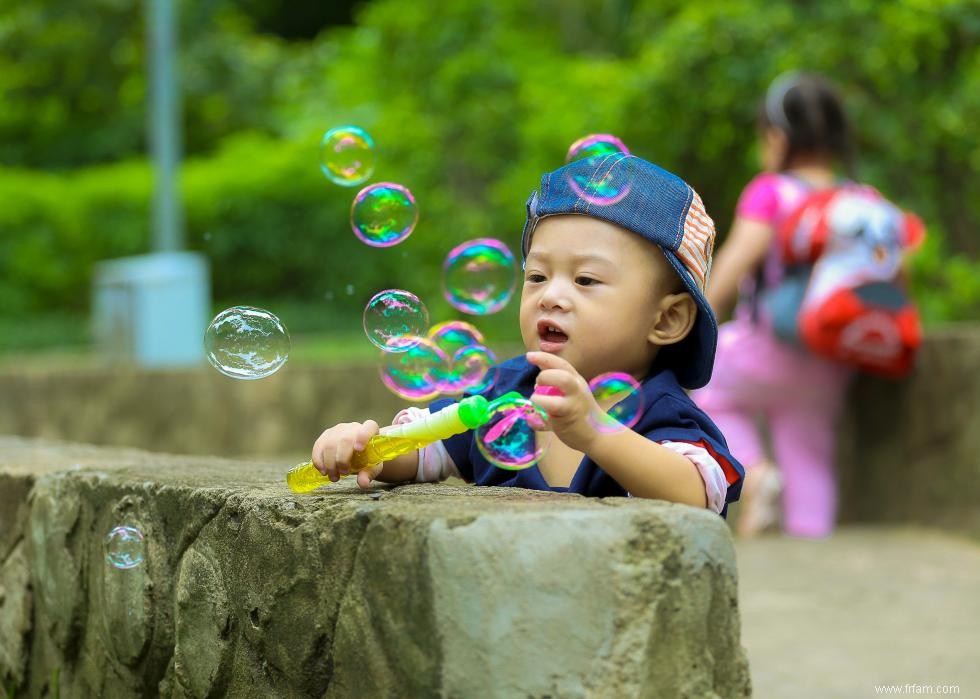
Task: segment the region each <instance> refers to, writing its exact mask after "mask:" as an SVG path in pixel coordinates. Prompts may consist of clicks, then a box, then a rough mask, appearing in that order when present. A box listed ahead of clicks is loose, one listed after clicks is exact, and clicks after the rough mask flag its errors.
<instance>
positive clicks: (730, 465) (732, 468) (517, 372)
mask: <svg viewBox="0 0 980 699" xmlns="http://www.w3.org/2000/svg"><path fill="white" fill-rule="evenodd" d="M494 369H495V370H496V372H497V375H496V381H495V382H494V384H493V386H491V387H490V388H489V389H488V390H486V391H485V392H484V393H483V394H482V395H483V396H485V397H486V398H487V400H493V399H494V398H497V397H498V396H501V395H503V394H505V393H508V392H510V391H517V392H518V393H520V394H521V395H522V396H524V397H525V398H529V397H530V396H531V393H533V392H534V381H535V378H536V377H537V375H538V372H539V371H540V370H539V369H538V367H536V366H534V365H533V364H531V363H530V362H528V361H527V359H526V358H525V357H524V356H523V355H521V356H518V357H514V358H513V359H509V360H507V361H506V362H504V363H503V364H500V365H498V366H496V367H495V368H494ZM640 390H641V392H642V395H643V405H644V406H645V407H644V411H643V414H642V415H641V416H640V419H639V421H638V422H637V423H636V425H634V426H633V430H634V431H635V432H638V433H639V434H642V435H644V436H645V437H646V438H647V439H649V440H651V441H654V442H688V443H690V444H696V445H698V446H700V447H702V448H703V449H705V450H706V451H707V452H708V453H709V454H711V456H712V457H714V459H715V460H716V461H717V462H718V464H719V465H720V466H721V468H722V470H723V471H724V473H725V480H726V481H727V482H728V493H727V495H726V497H725V507H724V509H723V510H722V512H721V515H722V516H723V517H724V516H725V515H726V514H727V512H728V503H730V502H735V501H736V500H738V497H739V494H740V493H741V490H742V476H743V475H744V473H745V472H744V470H743V468H742V465H741V464H739V463H738V461H736V460H735V457H733V456H732V455H731V453H730V452H729V451H728V445H727V444H726V443H725V438H724V436H722V434H721V431H720V430H719V429H718V428H717V427H716V426H715V424H714V423H713V422H712V421H711V419H710V418H709V417H708V416H707V415H705V414H704V413H703V412H702V411H701V410H700V409H699V408H698V407H697V406H696V405H695V404H694V402H693V401H692V400H691V399H690V398H689V397H688V396H687V394H686V393H684V389H683V388H681V385H680V384H679V383H678V382H677V378H676V377H675V376H674V372H672V371H671V370H670V369H666V368H665V369H660V370H658V371H655V373H653V374H651V375H650V376H648V377H647V378H646V379H644V380H643V383H642V384H641V388H640ZM454 402H455V401H454V400H453V399H451V398H440V399H439V400H436V401H433V402H432V404H431V405H430V406H429V410H430V412H433V413H434V412H437V411H439V410H441V409H442V408H445V407H446V406H447V405H451V404H452V403H454ZM442 443H443V444H444V445H445V447H446V451H448V452H449V456H451V457H452V460H453V462H454V463H455V464H456V467H457V468H458V469H459V473H460V475H461V476H462V477H463V479H464V480H466V481H467V482H470V483H475V484H476V485H498V486H505V487H516V488H530V489H532V490H551V491H555V492H561V493H579V494H580V495H586V496H591V497H610V496H626V490H625V489H624V488H623V487H622V486H621V485H620V484H619V483H617V482H616V481H615V480H613V478H612V477H611V476H610V475H609V474H607V473H606V472H605V471H603V470H602V469H601V468H599V465H598V464H596V462H594V461H593V460H592V459H590V458H589V457H587V456H586V457H584V458H583V459H582V461H581V463H580V464H579V466H578V470H577V471H576V472H575V475H574V476H573V477H572V481H571V483H569V485H568V487H567V488H565V487H560V486H550V485H548V482H547V481H545V479H544V476H543V475H542V474H541V471H540V469H538V467H537V465H534V466H531V467H529V468H526V469H523V470H521V471H508V470H506V469H502V468H499V467H497V466H495V465H493V464H492V463H490V462H489V461H487V460H486V458H485V457H484V456H483V454H481V453H480V450H479V449H478V448H477V446H476V440H475V439H474V432H473V431H472V430H469V431H467V432H463V433H462V434H457V435H454V436H452V437H450V438H449V439H444V440H443V442H442Z"/></svg>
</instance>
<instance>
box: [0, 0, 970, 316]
mask: <svg viewBox="0 0 980 699" xmlns="http://www.w3.org/2000/svg"><path fill="white" fill-rule="evenodd" d="M244 1H245V0H243V2H244ZM254 2H256V3H259V2H260V0H254ZM267 2H268V5H261V4H257V5H254V6H253V7H256V8H259V7H269V8H271V7H276V8H277V10H276V12H280V11H281V12H287V11H289V12H291V10H288V9H286V8H287V6H286V4H281V5H276V4H275V3H273V2H272V0H267ZM93 3H94V4H93ZM243 6H246V5H242V6H235V5H231V4H228V3H224V2H222V0H205V1H203V2H199V3H196V4H192V3H188V2H186V1H185V2H184V3H183V4H182V8H184V11H183V15H182V18H183V25H182V26H185V35H184V37H183V39H182V41H183V46H184V49H183V60H184V66H185V69H184V80H185V86H184V89H185V100H186V105H187V123H188V127H187V128H188V131H187V139H188V141H189V143H190V144H191V146H190V149H191V151H192V152H197V153H200V154H202V157H200V158H195V159H193V160H192V161H191V162H190V163H188V166H187V169H186V173H185V177H184V185H183V186H184V195H185V197H186V200H187V216H188V227H189V229H188V234H189V240H190V241H191V243H192V245H194V246H195V247H198V248H200V249H203V250H206V251H207V252H208V254H209V255H211V257H212V260H213V263H214V279H215V285H216V289H217V290H218V292H219V294H220V296H221V298H228V299H231V298H235V297H246V296H249V295H254V294H261V295H264V296H265V297H269V296H274V295H279V296H288V297H293V298H306V299H317V298H326V297H327V296H329V297H330V298H332V299H334V301H335V302H339V301H341V300H344V301H346V302H347V303H348V305H349V306H350V309H349V310H350V313H351V314H352V315H356V313H357V310H358V308H359V307H360V308H362V307H363V303H362V304H361V305H360V306H359V307H358V306H357V304H356V303H354V300H357V301H361V300H366V299H361V298H360V295H361V294H362V292H363V293H365V294H367V295H368V296H369V295H370V293H369V292H370V291H372V290H376V289H377V288H379V287H380V285H382V284H385V285H392V284H395V285H401V286H405V287H407V288H411V289H413V290H417V291H418V292H419V293H420V294H424V295H425V297H426V298H427V299H430V300H431V303H430V310H432V311H433V315H434V317H439V315H440V314H443V313H446V312H448V307H447V306H446V305H445V304H442V302H441V301H439V297H440V291H439V275H440V265H441V263H442V260H443V257H444V255H445V253H446V251H448V250H449V248H450V247H452V246H453V245H455V244H457V243H459V242H461V241H462V240H465V239H468V238H473V237H478V236H488V235H490V236H495V237H500V238H502V239H504V240H505V241H507V242H508V243H510V244H511V245H512V246H514V247H515V248H516V245H517V238H518V235H519V231H520V226H521V223H522V222H523V217H524V201H525V199H526V197H527V195H528V193H529V192H530V190H531V189H532V188H533V187H535V186H536V184H537V181H538V177H539V176H540V174H541V173H542V172H544V171H545V170H548V169H552V168H554V167H556V166H558V165H560V164H561V163H562V162H563V159H564V154H565V150H566V149H567V147H568V145H569V144H570V143H571V142H572V141H574V140H575V139H577V138H579V137H581V136H583V135H585V134H588V133H595V132H612V133H615V134H617V135H619V136H620V137H622V138H623V139H624V140H625V141H626V143H627V144H628V145H629V147H630V148H631V149H632V150H633V152H635V153H637V154H638V155H641V156H644V157H646V158H648V159H650V160H653V161H654V162H657V163H658V164H661V165H663V166H664V167H666V168H668V169H670V170H673V171H675V172H677V173H678V174H680V175H681V176H682V177H684V178H685V179H686V180H687V181H688V182H690V183H691V184H692V185H693V186H694V187H695V188H696V189H697V190H698V191H699V192H700V193H701V194H702V196H703V199H704V201H705V203H706V206H707V208H708V210H709V212H710V213H711V215H712V216H713V217H714V219H715V221H716V223H717V225H718V228H719V231H720V232H721V233H722V234H724V232H725V231H726V230H727V227H728V225H729V223H730V220H731V216H732V211H733V208H734V204H735V200H736V197H737V196H738V193H739V191H740V190H741V188H742V187H743V186H744V184H745V183H746V182H747V181H748V180H749V178H750V177H751V176H752V175H753V174H754V173H755V172H756V171H757V169H758V164H757V158H756V144H755V137H756V134H755V120H756V112H757V109H758V106H759V102H760V100H761V99H762V96H763V95H764V93H765V90H766V87H767V85H768V84H769V82H770V81H771V80H772V79H773V78H774V77H775V76H776V75H778V74H779V73H781V72H783V71H786V70H791V69H807V70H816V71H820V72H822V73H825V74H826V75H828V76H829V77H830V78H831V79H832V80H834V81H835V82H836V83H837V84H838V85H839V86H840V87H841V89H842V92H843V94H844V97H845V100H846V102H847V105H848V108H849V111H850V113H851V115H852V117H853V119H854V122H855V125H856V128H857V136H858V145H859V150H860V159H859V176H860V177H861V179H864V180H866V181H869V182H870V183H872V184H874V185H876V186H878V187H879V188H880V189H882V191H884V192H885V193H887V194H888V195H889V196H891V197H893V198H895V199H896V200H897V201H898V202H899V203H900V204H902V205H903V206H905V207H907V208H909V209H911V210H914V211H916V212H918V213H919V214H921V215H922V216H923V218H924V219H925V220H926V221H927V223H928V224H929V228H930V235H931V238H930V241H929V243H928V245H927V246H926V248H925V250H924V251H923V253H922V254H921V255H919V256H918V257H917V258H916V263H915V269H914V272H915V280H916V284H917V286H918V289H919V296H920V298H921V299H922V300H923V305H924V308H925V311H926V314H927V317H928V318H929V319H930V320H943V319H956V318H977V317H978V309H980V262H978V258H980V237H978V236H977V235H976V231H977V230H978V228H980V197H978V196H976V184H975V183H976V173H977V172H978V171H980V139H978V136H977V131H976V124H977V123H980V7H978V5H977V3H976V0H894V1H885V0H861V2H855V3H847V4H845V3H800V2H798V0H771V1H769V2H765V3H763V2H761V0H703V1H702V2H700V3H690V2H682V1H681V0H602V1H601V2H597V1H595V0H498V1H497V2H486V1H484V0H452V1H450V0H432V2H427V3H414V2H410V1H409V0H375V1H374V2H372V3H370V4H363V5H359V6H357V7H356V8H355V19H356V23H355V25H353V26H337V27H333V28H331V29H330V30H329V31H325V32H322V33H320V34H318V35H317V36H316V38H314V39H313V40H311V41H309V42H293V43H287V42H284V41H281V40H279V39H276V38H273V37H268V36H259V35H256V34H255V33H254V29H255V27H256V22H258V23H259V25H261V24H262V23H263V22H266V21H267V20H265V19H263V18H262V15H261V12H260V11H259V10H258V9H256V13H257V16H258V17H259V19H258V20H253V19H249V18H248V17H247V16H246V15H245V14H244V13H243V12H242V11H241V9H240V7H243ZM345 6H347V5H345ZM93 7H95V8H101V9H100V12H104V13H105V15H104V16H105V17H106V18H108V17H116V16H117V21H116V22H115V23H113V22H109V21H108V20H104V22H103V23H104V24H105V25H106V27H108V28H107V29H106V31H104V32H101V33H100V34H104V35H105V36H110V35H113V32H115V35H116V36H117V42H116V43H117V44H118V46H129V44H128V43H127V42H128V41H129V39H124V38H123V37H128V34H126V32H130V31H132V32H136V33H138V32H141V31H142V30H141V29H140V26H141V22H142V19H141V17H139V16H138V15H137V14H136V13H135V10H134V9H133V8H131V7H129V6H126V8H128V9H121V8H123V6H122V5H117V4H116V3H115V2H114V0H92V3H89V4H88V5H86V6H84V8H85V9H83V8H82V6H76V5H65V4H64V0H38V2H36V3H31V4H30V5H15V4H14V3H13V2H12V0H0V17H2V18H3V19H2V20H0V45H2V47H3V50H2V51H0V91H2V94H3V98H2V99H3V101H4V104H5V105H6V106H5V109H4V110H2V111H0V158H2V160H3V161H4V162H8V163H20V164H27V165H51V164H55V165H67V164H71V163H74V162H91V161H92V160H97V159H101V158H109V157H114V156H112V154H113V153H120V152H124V151H126V152H130V151H127V149H131V148H132V147H133V145H132V144H133V143H138V142H139V140H140V139H141V138H142V128H143V126H142V114H141V113H139V114H137V112H139V110H141V105H140V101H141V100H142V97H143V95H142V90H143V89H144V88H143V83H142V77H141V75H142V73H141V72H139V71H137V72H138V74H139V76H140V77H139V78H135V77H134V78H133V80H135V81H137V82H134V83H133V85H136V87H129V88H126V89H121V88H119V89H117V88H118V86H119V85H121V84H122V83H118V80H117V79H118V77H119V75H122V74H124V73H126V71H128V70H130V67H131V66H134V65H135V64H136V63H137V62H139V61H141V60H142V59H141V53H140V51H141V50H142V49H141V48H139V47H140V46H141V43H140V41H138V40H134V42H135V43H134V44H133V46H135V47H136V48H133V47H132V46H130V48H129V49H127V50H128V51H129V53H127V50H123V48H118V46H117V47H116V53H118V54H119V55H120V56H123V57H126V58H125V60H123V58H113V56H114V55H115V53H114V52H113V51H111V50H107V49H105V43H104V37H103V38H102V39H98V40H96V39H95V38H93V37H92V36H91V34H85V35H84V36H76V35H75V34H74V33H73V32H76V33H77V32H78V29H77V27H78V26H79V25H78V22H80V21H81V20H80V19H79V18H82V17H85V15H84V13H85V12H87V11H89V10H91V9H92V8H93ZM71 8H75V9H73V10H72V9H71ZM55 10H57V12H56V11H55ZM268 11H270V12H272V10H268ZM113 13H116V14H113ZM274 14H275V13H274ZM297 16H298V15H297ZM124 18H128V19H126V20H125V21H124ZM319 21H323V20H319ZM86 26H89V25H86ZM270 26H271V25H270ZM29 30H32V31H34V32H36V33H37V34H38V38H37V39H29V36H30V31H29ZM15 38H16V40H15ZM11 42H13V43H11ZM99 42H103V43H99ZM10 46H15V47H17V51H13V52H12V51H10V50H8V47H10ZM113 46H116V44H113ZM133 51H135V54H134V53H132V52H133ZM33 53H37V56H33ZM76 53H77V54H78V55H77V56H76ZM18 56H19V57H20V58H25V57H26V59H25V60H24V61H18V60H14V59H16V58H17V57H18ZM107 56H108V57H109V58H108V60H107V59H106V57H107ZM134 56H135V57H134ZM12 57H13V58H12ZM127 61H129V62H128V63H127ZM133 70H134V71H135V70H136V69H135V68H133ZM113 81H116V82H113ZM117 83H118V84H117ZM89 84H91V87H92V89H93V90H95V93H94V94H95V95H96V96H98V97H99V99H101V100H102V101H98V100H96V102H95V103H96V104H97V105H99V106H98V109H96V112H97V113H99V114H101V122H100V121H99V119H97V118H95V117H94V116H91V115H90V117H87V118H82V117H83V116H84V114H82V115H80V114H79V113H78V112H77V110H80V109H82V107H81V106H80V105H81V104H82V103H83V102H84V100H83V99H82V95H83V94H86V88H87V87H88V86H89ZM127 84H128V83H127ZM113 85H116V87H115V88H114V87H112V86H113ZM128 90H132V97H131V99H132V101H131V102H129V101H126V100H123V99H122V97H121V96H122V95H130V93H129V92H128ZM92 99H94V98H92ZM127 99H130V98H129V97H127ZM114 100H115V102H114ZM116 102H118V103H119V105H120V106H119V110H120V111H118V112H117V113H116V114H117V116H112V114H113V113H112V111H111V109H112V108H114V107H113V105H115V104H116ZM99 110H102V111H99ZM110 116H111V118H110ZM343 123H356V124H360V125H361V126H364V127H365V128H367V129H368V131H369V132H370V133H371V134H372V135H373V136H374V138H375V141H376V143H377V148H378V169H377V171H376V173H375V175H374V179H375V180H390V181H397V182H402V183H404V184H405V185H406V186H408V187H409V188H410V189H412V191H413V192H414V193H415V195H416V198H417V199H418V201H419V205H420V209H421V219H420V222H419V225H418V229H417V230H416V232H415V233H414V234H413V236H412V237H411V238H410V239H409V240H408V241H406V243H404V244H402V245H399V246H396V247H395V248H392V249H391V250H385V251H379V250H375V249H370V248H367V247H366V246H363V245H360V244H359V243H357V242H356V240H355V239H354V237H353V235H352V234H351V233H350V231H349V227H348V223H347V211H348V209H349V206H350V200H351V198H352V196H353V194H354V192H353V191H351V190H347V189H343V188H339V187H336V186H334V185H331V184H329V183H328V182H326V181H325V180H324V179H323V178H322V177H321V176H320V175H319V174H318V172H317V168H316V156H317V144H318V141H319V137H320V135H321V134H322V133H323V131H324V130H325V129H327V128H330V127H332V126H336V125H338V124H343ZM246 127H247V128H248V129H250V130H251V131H253V132H254V131H258V132H259V135H258V136H256V135H252V136H249V137H247V138H246V137H244V136H233V137H225V136H224V135H225V134H228V133H231V132H234V131H241V130H244V129H246ZM126 134H129V135H128V136H127V135H126ZM101 139H105V140H104V141H103V140H101ZM126 139H128V140H126ZM212 150H213V151H214V152H213V154H212V155H208V156H207V157H206V158H205V157H204V155H205V154H207V153H210V152H211V151H212ZM136 172H144V170H140V169H139V168H137V167H136V166H132V167H129V169H126V167H123V166H121V169H120V168H95V169H90V170H89V171H86V172H80V173H78V174H76V175H69V176H66V177H64V178H54V179H52V178H51V177H48V176H33V175H27V174H19V173H8V174H7V177H6V178H5V179H3V180H2V182H3V183H4V184H3V186H0V305H4V306H5V307H7V308H11V307H19V308H45V307H57V304H59V303H62V304H66V305H68V306H72V305H74V306H75V307H78V306H79V305H80V304H84V298H85V294H84V288H85V285H86V284H87V283H88V279H89V276H88V274H89V269H87V268H85V267H84V266H80V265H77V264H76V265H72V264H62V263H60V262H58V263H55V264H52V265H51V266H50V269H42V267H44V265H43V264H42V263H43V260H44V257H45V255H48V256H52V255H53V256H58V255H59V254H62V255H63V254H65V251H72V253H75V252H77V251H79V250H80V249H82V247H84V249H85V250H84V255H83V256H82V257H83V259H86V260H89V259H92V260H94V259H99V257H105V256H112V255H117V254H123V253H125V252H127V251H133V250H145V249H147V242H146V230H145V225H143V224H142V223H139V222H141V221H142V218H141V215H142V214H141V212H142V209H141V207H144V206H145V202H146V189H145V187H144V186H143V185H140V186H137V185H136V184H131V185H127V187H122V188H120V187H116V186H115V185H114V181H115V179H116V178H118V177H129V178H132V179H133V181H134V182H136V181H139V182H143V183H146V182H148V180H147V179H146V177H145V175H140V177H139V178H137V177H135V173H136ZM121 173H126V174H121ZM0 174H2V173H0ZM140 178H142V179H140ZM141 187H143V188H141ZM5 190H6V191H5ZM59 209H60V210H59ZM68 212H70V213H68ZM137 214H140V215H139V216H138V215H137ZM24 236H28V238H25V239H23V240H22V239H21V238H22V237H24ZM409 259H410V260H411V264H410V265H409V264H406V260H409ZM348 286H356V291H355V293H354V294H351V295H350V296H353V297H354V298H347V297H348V296H349V295H348V294H347V292H346V289H347V287H348ZM440 304H441V305H440ZM505 320H506V319H504V320H502V321H500V322H501V323H504V322H505ZM494 322H496V321H494Z"/></svg>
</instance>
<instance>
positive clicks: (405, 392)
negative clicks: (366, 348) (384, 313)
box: [381, 336, 449, 401]
mask: <svg viewBox="0 0 980 699" xmlns="http://www.w3.org/2000/svg"><path fill="white" fill-rule="evenodd" d="M392 345H393V346H394V348H393V350H391V351H388V352H383V353H382V354H381V382H382V383H384V385H385V386H387V387H388V390H390V391H391V392H392V393H394V394H395V395H396V396H398V397H399V398H404V399H406V400H411V401H425V400H432V399H433V398H435V397H436V396H438V395H439V393H440V388H439V383H440V381H439V378H438V377H440V376H445V375H446V374H447V373H448V372H449V357H447V356H446V354H445V353H444V352H443V351H442V350H441V349H439V348H438V347H436V345H435V343H434V342H432V340H430V339H428V338H425V337H412V336H402V337H398V338H395V339H394V340H392Z"/></svg>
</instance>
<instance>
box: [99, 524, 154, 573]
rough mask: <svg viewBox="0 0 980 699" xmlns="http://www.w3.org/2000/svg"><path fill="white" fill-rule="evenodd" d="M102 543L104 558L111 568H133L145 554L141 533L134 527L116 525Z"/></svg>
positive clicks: (140, 561) (141, 560)
mask: <svg viewBox="0 0 980 699" xmlns="http://www.w3.org/2000/svg"><path fill="white" fill-rule="evenodd" d="M102 543H103V549H104V551H105V559H106V561H107V562H108V563H109V565H111V566H112V567H113V568H120V569H123V570H128V569H130V568H135V567H136V566H138V565H139V564H140V563H142V562H143V558H144V557H145V555H146V554H145V545H144V542H143V533H142V532H140V530H139V529H136V528H135V527H116V528H115V529H113V530H112V531H111V532H109V533H108V534H106V537H105V540H104V541H103V542H102Z"/></svg>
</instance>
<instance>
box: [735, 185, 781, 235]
mask: <svg viewBox="0 0 980 699" xmlns="http://www.w3.org/2000/svg"><path fill="white" fill-rule="evenodd" d="M778 185H779V180H778V178H777V176H776V175H775V174H773V173H771V172H763V173H762V174H761V175H756V176H755V178H753V180H752V181H751V182H749V183H748V184H747V185H746V186H745V189H743V190H742V194H741V195H740V196H739V198H738V204H736V205H735V215H736V216H740V217H742V218H748V219H752V220H753V221H761V222H763V223H770V224H771V223H773V222H774V221H775V220H776V216H777V215H778V213H779V192H778V190H777V187H778Z"/></svg>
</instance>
